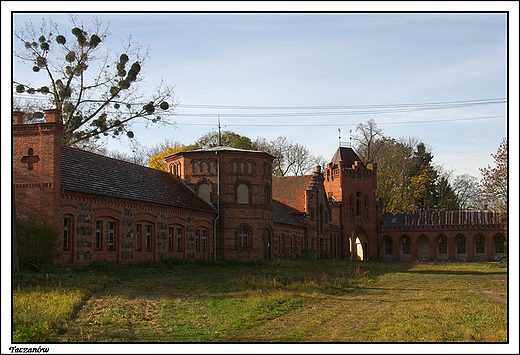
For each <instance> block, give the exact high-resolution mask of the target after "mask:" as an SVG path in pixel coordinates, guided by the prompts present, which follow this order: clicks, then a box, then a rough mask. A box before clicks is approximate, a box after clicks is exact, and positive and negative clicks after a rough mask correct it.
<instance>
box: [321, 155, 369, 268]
mask: <svg viewBox="0 0 520 355" xmlns="http://www.w3.org/2000/svg"><path fill="white" fill-rule="evenodd" d="M324 185H325V189H326V191H327V196H328V197H329V198H330V199H332V201H334V203H332V208H333V220H337V219H339V221H338V222H339V223H340V224H341V226H342V230H343V245H342V250H344V254H343V257H344V258H345V259H350V260H368V259H370V258H377V257H378V246H377V225H378V214H377V208H376V198H375V190H376V187H377V165H376V164H373V168H372V169H368V168H367V167H366V166H365V164H363V163H362V162H361V159H360V158H359V157H358V156H357V154H356V153H355V152H354V150H353V149H352V148H347V147H339V148H338V150H337V151H336V153H335V154H334V157H333V158H332V161H331V162H330V163H329V164H328V165H327V168H326V170H325V181H324Z"/></svg>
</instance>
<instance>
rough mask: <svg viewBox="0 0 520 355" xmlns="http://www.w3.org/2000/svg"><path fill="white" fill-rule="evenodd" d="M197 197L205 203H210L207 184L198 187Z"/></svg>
mask: <svg viewBox="0 0 520 355" xmlns="http://www.w3.org/2000/svg"><path fill="white" fill-rule="evenodd" d="M199 197H200V198H201V199H203V200H204V201H206V202H207V203H211V190H210V187H209V185H208V184H201V185H200V186H199Z"/></svg>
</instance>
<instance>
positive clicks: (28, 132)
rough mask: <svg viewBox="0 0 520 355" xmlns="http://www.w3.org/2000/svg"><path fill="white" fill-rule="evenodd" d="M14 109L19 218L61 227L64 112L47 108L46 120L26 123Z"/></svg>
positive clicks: (15, 177)
mask: <svg viewBox="0 0 520 355" xmlns="http://www.w3.org/2000/svg"><path fill="white" fill-rule="evenodd" d="M23 116H24V113H23V112H18V111H15V112H13V185H14V195H15V196H14V198H15V201H16V214H17V217H18V218H23V219H31V218H34V219H36V220H38V221H40V222H41V221H46V222H49V223H51V224H52V225H54V226H55V227H56V228H58V229H61V216H60V215H59V214H56V213H55V211H58V210H59V209H60V207H61V140H62V136H63V125H62V124H61V111H59V110H47V111H45V122H43V123H36V124H23Z"/></svg>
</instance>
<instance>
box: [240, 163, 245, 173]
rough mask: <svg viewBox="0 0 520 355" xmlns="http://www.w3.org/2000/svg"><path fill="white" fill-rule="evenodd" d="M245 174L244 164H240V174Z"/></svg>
mask: <svg viewBox="0 0 520 355" xmlns="http://www.w3.org/2000/svg"><path fill="white" fill-rule="evenodd" d="M245 172H246V168H245V164H244V163H240V173H241V174H244V173H245Z"/></svg>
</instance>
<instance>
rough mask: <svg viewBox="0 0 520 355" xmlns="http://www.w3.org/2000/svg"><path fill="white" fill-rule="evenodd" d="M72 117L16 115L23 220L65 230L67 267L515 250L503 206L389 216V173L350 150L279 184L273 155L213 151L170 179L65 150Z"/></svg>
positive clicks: (175, 160) (16, 174)
mask: <svg viewBox="0 0 520 355" xmlns="http://www.w3.org/2000/svg"><path fill="white" fill-rule="evenodd" d="M60 122H61V119H60V112H59V111H56V110H49V111H46V122H44V123H37V124H23V113H22V112H14V113H13V187H14V191H15V205H16V213H17V218H25V219H28V218H36V219H38V220H40V221H41V220H45V221H47V222H49V223H51V224H52V225H54V226H55V227H56V228H57V229H58V230H60V232H61V236H60V245H59V248H60V250H61V251H62V257H61V259H60V262H61V263H67V264H82V263H88V262H90V261H93V260H106V261H115V262H135V261H142V260H156V259H162V258H169V257H174V258H181V259H225V260H272V259H273V258H276V257H280V256H287V255H297V254H302V253H307V254H309V255H314V256H316V257H318V258H324V257H333V258H336V259H340V260H369V259H382V260H417V259H420V260H461V259H464V260H481V259H482V260H484V259H485V260H492V259H493V257H495V256H496V255H501V254H503V253H506V250H505V245H506V243H505V233H504V230H503V229H504V225H503V223H502V219H501V216H500V214H499V213H497V212H492V211H482V212H464V211H455V212H450V211H428V212H422V213H415V214H412V213H399V214H392V215H383V216H381V215H380V213H379V212H378V206H377V203H376V199H375V189H376V187H377V166H376V165H374V167H373V169H367V167H366V166H365V165H364V164H363V163H362V162H361V161H360V159H359V158H358V156H357V155H356V154H355V152H354V151H353V150H352V149H351V148H345V147H340V148H338V150H337V152H336V153H335V155H334V156H333V158H332V160H331V162H330V163H329V164H328V165H327V167H326V169H325V172H322V171H321V168H320V167H317V168H316V171H315V172H314V173H313V174H312V175H304V176H291V177H278V178H273V177H272V161H273V158H274V157H273V156H271V155H269V154H267V153H265V152H258V151H250V150H242V149H234V148H229V147H221V146H219V147H213V148H207V149H199V150H193V151H184V152H179V153H176V154H173V155H170V156H168V157H166V158H165V160H166V161H167V163H168V169H169V171H168V172H162V171H158V170H155V169H151V168H147V167H143V166H139V165H135V164H131V163H127V162H123V161H119V160H116V159H112V158H108V157H105V156H101V155H97V154H93V153H90V152H86V151H81V150H78V149H74V148H70V147H64V146H62V144H61V140H62V134H63V126H62V124H61V123H60Z"/></svg>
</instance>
